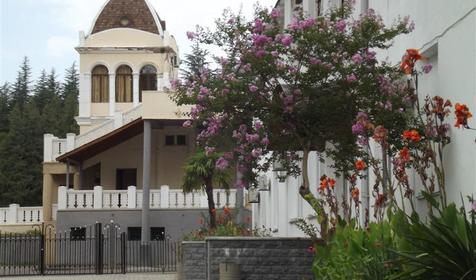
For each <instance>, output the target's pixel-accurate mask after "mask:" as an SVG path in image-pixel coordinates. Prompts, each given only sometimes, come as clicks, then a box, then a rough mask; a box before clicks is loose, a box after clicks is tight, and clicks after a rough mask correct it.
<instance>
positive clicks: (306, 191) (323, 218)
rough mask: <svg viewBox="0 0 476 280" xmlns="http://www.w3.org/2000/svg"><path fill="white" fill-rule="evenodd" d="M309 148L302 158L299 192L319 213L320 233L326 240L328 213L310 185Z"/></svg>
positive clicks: (304, 151) (305, 150)
mask: <svg viewBox="0 0 476 280" xmlns="http://www.w3.org/2000/svg"><path fill="white" fill-rule="evenodd" d="M309 153H310V151H309V149H308V148H305V149H304V150H303V158H302V182H303V184H302V186H301V187H300V188H299V194H300V195H301V197H302V198H303V199H304V200H306V201H307V202H308V203H309V205H311V207H312V209H314V211H315V212H316V214H317V220H318V222H319V225H320V226H321V229H320V233H321V238H322V239H323V240H324V242H326V241H327V238H328V231H329V230H328V228H329V227H328V218H327V214H326V213H325V210H324V207H323V206H322V204H321V202H320V201H319V200H318V199H317V198H316V197H315V196H314V195H313V194H312V193H311V190H310V185H309V171H308V164H309V162H308V161H309Z"/></svg>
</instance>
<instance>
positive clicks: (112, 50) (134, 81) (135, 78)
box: [76, 0, 178, 133]
mask: <svg viewBox="0 0 476 280" xmlns="http://www.w3.org/2000/svg"><path fill="white" fill-rule="evenodd" d="M76 50H77V51H78V53H79V55H80V94H79V116H78V118H77V122H78V124H79V126H80V130H81V133H84V132H86V131H88V130H90V129H91V128H93V127H94V126H96V125H98V124H100V123H102V122H104V121H105V120H108V119H111V118H113V117H114V115H115V113H116V112H126V111H128V110H133V108H134V107H137V106H139V105H140V103H141V102H142V92H143V91H146V90H161V89H162V88H164V87H169V86H170V81H171V80H172V79H174V78H176V77H177V75H178V47H177V44H176V42H175V38H174V37H173V36H171V35H170V34H169V33H168V32H167V31H166V24H165V21H163V20H161V19H160V17H159V15H158V14H157V12H156V11H155V10H154V8H153V7H152V6H151V5H150V3H149V2H148V1H147V0H109V1H107V2H106V3H105V5H104V6H103V7H102V9H101V10H100V12H99V13H98V15H97V17H96V19H95V20H94V22H93V24H92V27H91V30H90V32H89V33H88V34H84V32H80V43H79V46H78V47H77V48H76Z"/></svg>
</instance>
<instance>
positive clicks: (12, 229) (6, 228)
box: [0, 224, 40, 234]
mask: <svg viewBox="0 0 476 280" xmlns="http://www.w3.org/2000/svg"><path fill="white" fill-rule="evenodd" d="M34 230H37V231H39V230H40V224H38V225H0V233H2V234H5V233H27V232H31V231H34Z"/></svg>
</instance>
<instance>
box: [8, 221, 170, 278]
mask: <svg viewBox="0 0 476 280" xmlns="http://www.w3.org/2000/svg"><path fill="white" fill-rule="evenodd" d="M130 239H132V238H129V236H128V235H127V233H125V232H120V228H119V227H118V226H117V225H115V224H110V225H105V226H103V225H102V224H100V223H98V224H95V225H93V226H90V227H81V228H75V229H71V231H68V232H64V233H56V232H55V231H54V229H53V228H46V229H45V228H43V229H42V230H41V231H36V232H31V233H28V234H3V235H2V234H0V276H13V275H59V274H65V275H73V274H115V273H129V272H162V273H164V272H175V271H177V262H178V256H179V253H178V251H179V244H178V242H171V241H170V240H168V239H164V240H152V241H150V242H149V243H147V244H142V243H141V241H137V240H130ZM134 239H135V238H134Z"/></svg>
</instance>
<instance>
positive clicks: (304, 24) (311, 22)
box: [299, 18, 316, 29]
mask: <svg viewBox="0 0 476 280" xmlns="http://www.w3.org/2000/svg"><path fill="white" fill-rule="evenodd" d="M314 24H316V19H314V18H308V19H305V20H303V21H301V22H300V23H299V25H300V26H301V28H302V29H307V28H310V27H312V26H313V25H314Z"/></svg>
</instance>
